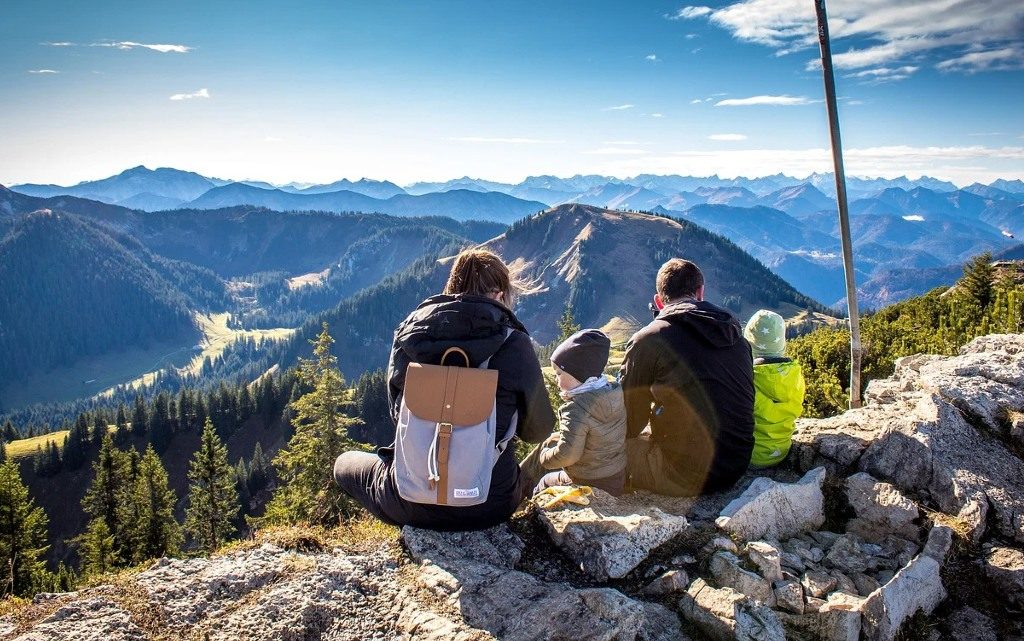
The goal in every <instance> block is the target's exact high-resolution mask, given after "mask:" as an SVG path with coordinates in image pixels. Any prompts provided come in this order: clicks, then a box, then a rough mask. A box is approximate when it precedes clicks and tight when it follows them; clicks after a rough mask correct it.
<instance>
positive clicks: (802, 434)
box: [790, 405, 900, 476]
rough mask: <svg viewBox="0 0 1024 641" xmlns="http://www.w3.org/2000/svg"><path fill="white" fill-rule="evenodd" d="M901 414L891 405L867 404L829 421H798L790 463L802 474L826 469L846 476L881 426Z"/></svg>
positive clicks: (828, 419)
mask: <svg viewBox="0 0 1024 641" xmlns="http://www.w3.org/2000/svg"><path fill="white" fill-rule="evenodd" d="M899 412H900V410H899V408H896V407H893V406H889V405H866V406H864V407H861V408H858V409H855V410H849V411H847V412H844V413H842V414H839V415H838V416H832V417H829V418H804V419H799V420H797V422H796V429H795V431H794V433H793V445H792V446H791V447H790V460H792V461H793V462H794V464H795V465H796V466H797V468H798V469H800V470H803V471H808V470H811V469H814V468H817V467H824V468H826V469H827V470H828V471H829V473H830V474H833V475H836V476H843V475H845V474H846V473H847V472H848V471H849V470H855V468H856V465H857V462H858V461H859V460H860V457H861V455H862V454H863V453H864V450H866V449H867V447H868V445H870V444H871V442H872V441H874V440H875V439H876V438H877V437H878V434H879V432H881V430H882V426H884V425H885V424H886V423H887V422H888V421H889V420H891V419H892V418H893V417H895V416H898V415H899Z"/></svg>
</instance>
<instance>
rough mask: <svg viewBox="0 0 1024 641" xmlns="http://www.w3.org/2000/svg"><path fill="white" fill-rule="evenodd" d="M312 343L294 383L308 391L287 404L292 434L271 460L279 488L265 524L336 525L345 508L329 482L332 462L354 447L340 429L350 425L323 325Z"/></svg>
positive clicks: (344, 499) (340, 494)
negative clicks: (310, 356) (292, 414)
mask: <svg viewBox="0 0 1024 641" xmlns="http://www.w3.org/2000/svg"><path fill="white" fill-rule="evenodd" d="M311 342H312V343H313V356H314V357H313V359H312V360H306V359H302V360H301V361H300V363H299V368H298V376H299V380H300V381H301V382H302V383H304V384H305V385H308V386H309V388H310V391H309V392H308V393H306V394H304V395H303V396H302V397H300V398H299V399H298V400H297V401H295V403H294V404H293V406H292V407H293V409H294V411H295V420H294V421H293V425H294V427H295V434H294V436H292V438H291V440H290V441H289V442H288V445H287V447H285V448H284V449H282V450H281V451H280V452H279V453H278V455H277V457H275V458H274V467H275V468H276V469H277V471H278V478H279V479H280V480H281V485H279V486H278V488H277V490H276V491H275V492H274V496H273V498H272V499H271V500H270V503H269V504H268V505H267V508H266V517H265V519H264V522H265V523H297V522H309V523H323V524H331V523H337V522H338V520H339V519H340V517H341V515H342V513H343V512H344V511H346V510H347V509H349V508H350V507H351V502H350V499H348V498H347V496H346V495H345V494H344V493H343V492H341V490H340V489H339V488H338V486H337V484H336V483H335V482H334V477H333V474H332V469H333V468H334V460H335V459H336V458H337V457H338V456H339V455H340V454H341V453H342V451H344V450H345V449H353V448H354V447H356V446H355V443H353V442H352V441H351V440H349V439H348V436H347V432H346V428H347V427H348V426H349V425H352V424H353V423H354V422H355V421H354V420H353V419H350V418H348V417H347V416H345V414H343V413H342V407H343V406H344V403H345V379H344V378H342V375H341V371H340V370H339V369H338V364H337V358H336V357H335V356H334V355H333V354H331V344H332V343H334V339H332V338H331V335H330V334H329V333H328V331H327V324H326V323H324V324H323V330H322V331H321V332H320V335H319V336H318V337H317V339H316V340H315V341H311Z"/></svg>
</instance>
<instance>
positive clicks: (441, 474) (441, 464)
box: [437, 348, 469, 505]
mask: <svg viewBox="0 0 1024 641" xmlns="http://www.w3.org/2000/svg"><path fill="white" fill-rule="evenodd" d="M455 349H458V348H455ZM459 351H460V352H461V351H462V350H459ZM464 354H465V352H463V355H464ZM466 362H467V363H468V362H469V359H468V358H467V359H466ZM458 387H459V368H457V367H452V368H449V369H448V371H447V377H446V378H445V383H444V405H443V406H442V407H441V420H440V421H439V422H438V424H437V476H438V480H437V503H438V505H447V503H448V456H449V454H450V453H451V446H452V430H453V426H452V419H453V418H454V416H455V407H454V404H455V391H456V390H457V389H458Z"/></svg>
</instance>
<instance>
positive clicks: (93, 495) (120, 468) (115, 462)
mask: <svg viewBox="0 0 1024 641" xmlns="http://www.w3.org/2000/svg"><path fill="white" fill-rule="evenodd" d="M93 473H94V477H93V480H92V484H91V485H90V486H89V489H88V490H86V493H85V496H84V497H83V498H82V509H83V510H85V513H86V514H88V515H89V516H90V517H91V518H92V520H93V521H95V520H100V521H103V525H104V527H105V528H106V535H107V536H111V537H113V541H114V552H115V553H116V555H117V557H118V558H119V559H124V558H126V557H128V556H130V555H128V554H125V552H126V551H127V550H128V549H129V546H130V543H131V530H132V527H133V525H134V524H133V523H132V522H131V520H130V515H131V506H132V501H131V498H132V486H131V461H130V458H129V457H128V455H127V454H125V453H124V452H122V451H121V450H119V449H117V448H116V447H114V441H113V439H111V437H110V435H109V434H108V435H107V436H106V437H104V439H103V443H102V444H101V445H100V453H99V456H98V457H97V459H96V462H95V463H93ZM90 528H92V524H90Z"/></svg>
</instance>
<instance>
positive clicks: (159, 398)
mask: <svg viewBox="0 0 1024 641" xmlns="http://www.w3.org/2000/svg"><path fill="white" fill-rule="evenodd" d="M149 441H150V443H152V444H153V447H154V448H155V449H156V451H157V453H158V454H163V453H164V452H166V451H167V446H168V445H170V444H171V414H170V405H169V403H168V397H167V392H160V393H159V394H157V395H156V399H155V400H154V401H153V412H152V413H151V414H150V415H149Z"/></svg>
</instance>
